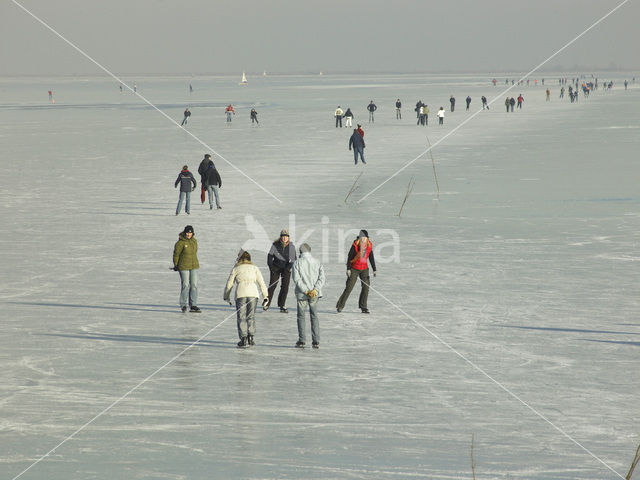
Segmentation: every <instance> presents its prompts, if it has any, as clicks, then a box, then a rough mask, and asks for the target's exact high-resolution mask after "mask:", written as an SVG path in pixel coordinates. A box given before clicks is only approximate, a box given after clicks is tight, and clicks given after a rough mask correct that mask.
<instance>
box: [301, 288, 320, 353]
mask: <svg viewBox="0 0 640 480" xmlns="http://www.w3.org/2000/svg"><path fill="white" fill-rule="evenodd" d="M307 305H309V312H310V313H311V341H312V342H313V343H320V322H319V321H318V297H316V298H313V299H312V298H309V296H305V298H303V299H302V300H300V299H298V340H299V341H301V342H303V343H307V324H306V322H305V320H304V314H305V312H306V311H307Z"/></svg>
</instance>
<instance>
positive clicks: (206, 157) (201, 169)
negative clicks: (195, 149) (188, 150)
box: [198, 153, 213, 185]
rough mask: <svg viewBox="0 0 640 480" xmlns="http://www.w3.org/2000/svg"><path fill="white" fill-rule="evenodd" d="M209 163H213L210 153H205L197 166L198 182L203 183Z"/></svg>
mask: <svg viewBox="0 0 640 480" xmlns="http://www.w3.org/2000/svg"><path fill="white" fill-rule="evenodd" d="M210 165H213V160H211V154H209V153H205V154H204V158H203V159H202V161H201V162H200V165H199V166H198V174H200V183H201V184H203V185H204V184H205V181H204V174H205V172H206V171H207V169H208V168H209V166H210Z"/></svg>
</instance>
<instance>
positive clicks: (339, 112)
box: [333, 105, 344, 128]
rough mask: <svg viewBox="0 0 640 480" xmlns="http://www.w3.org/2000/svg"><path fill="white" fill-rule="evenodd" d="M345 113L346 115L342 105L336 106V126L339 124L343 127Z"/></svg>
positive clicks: (334, 114)
mask: <svg viewBox="0 0 640 480" xmlns="http://www.w3.org/2000/svg"><path fill="white" fill-rule="evenodd" d="M343 115H344V112H343V111H342V109H341V108H340V105H338V108H336V111H335V112H333V116H334V117H336V128H338V126H340V128H342V116H343Z"/></svg>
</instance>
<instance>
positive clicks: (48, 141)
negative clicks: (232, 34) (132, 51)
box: [0, 74, 640, 480]
mask: <svg viewBox="0 0 640 480" xmlns="http://www.w3.org/2000/svg"><path fill="white" fill-rule="evenodd" d="M248 77H249V84H248V85H247V86H238V85H237V83H238V80H239V78H235V77H234V78H231V77H195V78H187V77H185V78H176V77H171V78H162V77H149V78H135V79H134V78H127V79H126V80H127V81H128V82H130V83H131V84H133V83H134V82H135V83H136V84H137V86H138V92H140V93H141V94H142V95H144V96H145V97H146V98H147V99H148V100H149V101H150V102H152V103H154V104H155V105H157V106H158V107H159V108H160V109H161V110H162V111H164V112H165V113H167V115H169V116H170V117H171V118H173V119H174V120H176V121H177V122H180V121H181V120H182V112H183V110H184V108H185V107H186V106H190V107H191V111H192V113H193V114H192V116H191V119H190V120H189V123H188V125H187V129H188V131H189V132H191V133H192V134H193V135H195V136H196V137H197V138H199V139H201V140H202V141H203V142H204V143H206V144H208V145H209V146H211V147H212V148H213V149H214V151H215V152H217V153H218V154H219V155H222V156H223V157H224V159H226V161H225V160H223V159H221V158H219V157H218V156H216V155H214V161H215V163H216V166H217V167H218V169H219V170H220V172H221V176H222V181H223V188H222V189H221V190H220V193H221V197H222V206H223V209H222V210H219V211H216V210H214V211H211V210H209V208H208V205H207V204H206V203H205V204H204V205H201V204H200V202H199V201H198V200H197V199H196V198H195V197H196V196H195V195H194V197H193V202H192V211H191V215H190V216H189V217H187V216H186V215H184V214H181V215H180V216H175V214H174V213H175V206H176V201H177V191H176V190H174V189H173V182H174V180H175V178H176V176H177V174H178V172H179V170H180V168H181V166H182V165H183V164H185V163H186V164H188V165H189V166H190V168H191V170H192V171H195V170H196V169H197V166H198V164H199V162H200V160H201V158H202V156H203V154H204V153H206V152H207V151H208V149H206V148H205V147H203V146H202V145H201V144H199V143H198V142H197V141H196V140H194V138H192V137H191V136H190V135H189V134H188V133H186V132H184V131H183V130H181V129H180V128H178V127H177V126H176V125H174V124H172V123H171V122H170V121H168V120H167V119H166V118H164V117H163V116H162V115H160V114H159V113H158V112H156V111H155V110H153V109H152V108H151V107H149V106H147V105H145V104H144V103H143V102H142V101H141V100H140V99H138V98H137V97H135V96H134V95H133V94H131V93H129V92H126V91H125V92H124V93H120V91H119V89H118V85H117V83H114V82H113V81H111V80H109V79H103V78H54V79H50V78H49V79H47V78H37V77H29V78H3V79H0V137H1V141H2V156H1V161H2V167H3V170H4V172H5V174H4V175H2V177H1V178H0V182H1V185H2V189H1V192H2V202H1V206H0V216H1V217H0V218H1V220H2V224H3V225H4V230H3V231H4V235H3V237H2V244H3V248H2V249H1V253H0V255H1V256H2V262H1V264H2V267H3V272H4V274H3V275H2V278H1V279H0V292H1V293H0V300H1V303H2V309H3V315H2V332H3V334H2V336H1V337H0V338H1V340H0V345H1V348H0V355H1V359H2V366H3V368H2V381H1V382H0V412H1V415H0V419H1V422H2V423H1V426H2V428H1V430H0V463H1V465H2V467H0V471H2V478H7V479H14V478H16V477H17V476H19V478H21V479H25V480H26V479H48V480H57V479H60V480H62V479H65V480H69V479H78V480H81V479H82V480H84V479H103V478H117V479H205V478H206V479H231V478H234V479H251V480H257V479H276V478H278V479H312V478H313V479H390V478H403V479H405V478H409V479H411V478H416V479H459V478H471V460H470V452H471V437H472V435H474V438H475V441H474V456H475V461H476V469H475V470H476V475H477V477H478V478H483V479H532V480H547V479H548V480H551V479H594V480H595V479H604V478H619V476H620V475H621V476H622V477H624V475H625V474H626V472H627V470H628V468H629V465H630V462H631V460H632V457H633V453H634V451H635V449H636V448H637V446H638V443H639V441H640V436H639V430H638V417H639V414H640V410H639V405H640V402H639V401H638V394H639V393H640V375H639V373H638V372H639V369H638V364H639V360H640V349H639V347H640V316H639V296H638V286H639V285H640V272H639V268H638V267H639V263H638V261H639V260H640V248H639V245H640V234H639V233H638V232H640V208H639V207H640V188H639V185H640V183H639V181H640V165H639V163H638V151H639V148H640V108H639V107H640V88H638V86H637V85H635V84H634V85H631V86H630V88H629V90H628V91H625V90H624V88H623V87H622V81H623V80H624V78H630V77H631V75H629V76H628V77H623V76H622V75H621V74H618V75H612V76H611V78H609V77H608V76H606V75H605V76H603V77H602V78H601V79H600V81H603V80H609V79H613V81H614V82H615V85H614V89H613V91H610V92H603V91H602V90H598V91H595V92H593V93H592V94H591V98H589V99H584V98H583V97H582V95H581V96H580V100H579V102H578V103H577V104H571V103H569V101H568V99H566V97H565V99H563V100H560V99H558V93H559V87H558V84H557V78H558V75H548V76H547V81H546V83H547V85H546V86H545V87H542V86H541V85H540V84H539V85H538V86H537V87H533V86H530V87H528V88H527V87H526V86H522V87H517V86H516V87H515V88H514V89H513V90H511V91H510V92H509V93H508V94H509V95H510V96H514V97H517V96H518V94H519V93H522V94H523V96H524V97H525V103H524V108H523V109H522V110H521V111H519V110H517V109H516V112H514V113H509V114H507V113H505V112H504V104H503V102H504V97H505V96H506V95H507V94H506V93H502V92H503V91H504V88H505V87H504V86H503V85H500V83H499V84H498V86H497V87H493V86H492V85H490V82H489V80H490V78H491V77H490V76H486V75H468V76H463V75H459V76H435V75H434V76H418V75H395V76H394V75H385V76H353V75H352V76H349V75H341V76H332V75H326V76H323V77H315V76H314V77H311V76H307V77H305V76H279V77H264V78H263V77H252V76H251V75H249V76H248ZM509 77H510V78H511V77H513V78H517V77H516V76H515V74H514V75H510V76H509ZM189 83H191V84H192V85H193V87H194V92H193V94H189V92H188V85H189ZM546 87H549V88H550V89H551V91H552V95H551V101H550V102H546V101H545V94H544V90H545V88H546ZM47 90H53V93H54V98H55V101H56V103H55V105H51V104H48V99H47ZM483 94H484V95H486V96H487V97H488V99H489V101H492V100H493V99H494V98H496V100H495V103H493V104H492V105H491V110H489V111H485V112H481V113H480V114H478V115H477V116H476V117H474V118H473V119H471V120H470V121H469V122H468V123H466V124H465V125H463V126H462V127H461V128H460V129H459V130H457V131H456V132H454V133H453V134H451V135H450V136H448V137H447V138H446V139H444V140H443V141H442V143H441V144H438V145H437V146H435V147H434V149H433V151H432V153H433V157H434V159H435V162H436V168H437V173H438V180H439V185H440V190H441V192H440V196H439V200H438V199H437V193H436V187H435V183H434V177H433V168H432V164H431V159H430V157H429V155H423V156H422V157H420V158H419V159H418V160H416V161H415V162H413V163H412V164H411V165H410V166H408V167H407V168H406V169H405V170H403V171H402V172H401V173H400V174H398V175H397V176H394V177H393V178H392V179H391V180H389V181H388V182H387V183H385V184H384V185H383V186H381V187H380V188H379V189H377V190H376V191H375V192H374V193H372V194H370V195H368V196H367V194H368V193H369V192H371V191H372V190H373V189H374V188H376V187H378V186H379V185H380V184H381V183H382V182H384V181H385V180H387V179H388V178H389V177H390V176H391V175H393V174H394V173H395V172H397V171H398V169H400V168H401V167H403V166H405V165H406V164H407V163H409V162H411V161H412V160H414V159H415V158H416V157H418V156H419V155H420V154H422V153H423V152H424V151H425V149H426V146H427V136H428V139H429V141H430V142H431V144H432V145H433V144H436V143H437V142H438V141H439V140H441V139H443V138H444V137H445V136H446V135H448V134H449V133H451V132H452V130H453V129H455V128H456V127H457V126H459V125H460V124H461V123H462V122H464V121H465V120H467V119H468V118H469V117H470V116H471V115H473V114H474V113H475V112H476V111H477V110H478V109H479V108H480V101H479V99H480V96H481V95H483ZM450 95H455V97H456V99H457V102H456V111H455V112H454V113H449V106H448V99H449V96H450ZM467 95H470V96H471V97H472V99H473V100H472V103H471V109H470V111H469V112H466V111H465V110H464V98H465V97H466V96H467ZM398 97H400V98H401V99H402V101H403V119H402V120H396V119H395V108H394V103H395V99H396V98H398ZM371 99H373V100H374V101H375V102H376V104H377V105H378V111H377V112H376V121H375V124H369V123H368V122H367V121H366V120H367V118H366V112H365V106H366V105H367V104H368V103H369V100H371ZM418 99H422V100H423V101H424V102H425V103H427V104H428V105H429V107H430V110H431V113H430V122H429V126H427V127H419V126H416V124H415V113H414V112H413V107H414V105H415V102H416V101H417V100H418ZM229 102H232V103H233V104H234V106H235V107H236V111H237V114H236V115H235V117H234V118H233V122H232V123H231V124H230V125H227V124H226V122H225V119H224V106H225V105H226V104H227V103H229ZM337 105H340V106H342V108H343V109H346V107H351V109H352V110H353V112H354V114H355V119H354V124H355V123H356V122H357V123H361V124H362V125H363V127H364V129H365V132H366V135H365V141H366V142H367V148H366V149H365V157H366V160H367V165H364V166H363V165H360V164H359V165H357V166H354V164H353V157H352V154H351V152H349V151H348V150H347V143H348V139H349V133H350V132H349V131H348V130H347V129H336V128H335V127H334V119H333V112H334V110H335V108H336V106H337ZM441 105H442V106H444V107H445V109H446V110H447V114H446V117H445V125H444V126H443V127H439V126H437V125H436V123H437V122H434V121H433V119H434V118H435V112H436V110H437V109H438V107H439V106H441ZM252 106H255V108H256V110H257V111H258V113H259V115H258V118H259V120H260V125H259V126H252V125H251V123H250V120H249V110H250V108H251V107H252ZM231 164H232V165H233V166H235V167H236V168H237V169H239V170H241V171H242V172H244V173H245V174H246V175H248V176H249V177H251V178H252V179H253V180H254V181H255V182H257V183H259V184H260V185H261V186H262V187H263V188H264V189H265V190H266V191H268V192H270V193H271V194H272V195H273V196H275V197H277V199H275V198H274V197H273V196H271V195H270V194H269V193H267V192H265V191H264V190H261V189H260V188H258V187H257V186H256V185H255V184H254V183H252V182H251V181H250V180H248V179H247V177H245V176H244V175H243V174H241V173H239V172H238V170H236V169H234V168H233V167H232V165H231ZM360 173H363V175H362V176H361V177H360V180H359V183H358V188H357V189H356V190H355V192H354V193H353V194H352V195H351V196H350V198H349V200H348V201H347V202H345V201H344V199H345V196H346V195H347V192H348V191H349V189H350V188H351V186H352V184H353V182H354V181H355V180H356V178H357V176H358V175H359V174H360ZM412 177H413V178H414V180H415V188H414V190H413V192H412V194H411V196H410V197H409V199H408V201H407V203H406V205H405V207H404V210H403V213H402V216H401V217H399V216H398V211H399V210H400V205H401V203H402V201H403V198H404V195H405V192H406V189H407V184H408V182H409V180H410V179H411V178H412ZM198 180H199V179H198ZM365 197H366V198H365ZM186 224H191V225H193V226H194V229H195V234H196V238H197V239H198V241H199V259H200V264H201V268H200V288H199V297H200V307H201V308H202V309H203V313H202V314H201V315H189V314H188V315H183V314H181V313H179V307H178V287H179V281H178V278H177V275H176V274H175V273H174V272H171V271H170V270H169V267H170V266H171V253H172V248H173V244H174V242H175V241H176V239H177V235H178V233H179V232H180V231H181V230H182V229H183V228H184V226H185V225H186ZM285 227H290V228H291V230H292V241H293V242H294V243H296V244H299V243H300V242H301V241H306V242H308V243H309V244H310V245H311V247H312V249H313V252H312V253H314V254H315V256H317V257H320V258H322V259H323V261H324V264H325V268H326V270H327V273H328V279H327V285H326V287H325V289H324V295H325V297H324V298H323V299H322V300H321V301H320V315H321V316H320V322H321V335H322V342H321V348H320V349H319V350H317V351H315V350H311V349H305V350H299V349H295V348H293V345H294V343H295V341H296V339H297V331H296V322H295V313H294V310H295V309H294V308H293V307H294V300H293V293H292V292H290V294H289V306H290V308H291V309H290V313H289V314H287V315H284V314H281V313H279V312H277V311H273V310H269V311H267V312H262V311H260V312H258V313H257V333H256V343H257V345H256V346H255V347H253V348H251V349H248V350H239V349H237V348H236V347H235V343H236V341H237V334H236V324H235V315H234V311H233V309H232V308H231V307H229V306H228V305H227V304H226V303H224V302H223V301H222V292H223V287H224V282H225V280H226V278H227V275H228V273H229V271H230V270H231V268H232V266H233V262H234V260H235V255H236V253H237V251H238V249H239V248H240V247H241V246H243V245H245V246H246V245H250V246H252V247H253V248H250V251H251V253H252V254H253V256H254V259H255V260H256V263H257V264H258V265H259V266H260V268H261V269H262V271H263V274H264V275H265V276H268V275H267V274H268V271H267V268H266V252H264V251H263V248H262V247H261V246H263V244H264V239H265V238H266V239H274V238H276V237H277V235H278V232H279V231H280V229H281V228H285ZM361 228H366V229H367V230H368V231H369V233H370V235H371V238H372V241H373V242H374V245H377V246H378V250H377V251H376V255H377V256H378V262H377V263H378V271H379V275H378V276H377V278H375V279H372V289H373V290H372V291H371V293H370V296H369V308H370V309H371V311H372V313H371V315H368V316H365V315H362V314H361V313H359V311H358V308H357V293H358V289H359V287H356V289H355V290H354V292H353V293H352V295H351V298H350V299H349V302H348V303H347V306H346V308H345V310H344V311H343V312H342V313H340V314H336V312H335V302H336V300H337V298H338V296H339V295H340V293H341V291H342V288H343V287H344V275H345V267H344V258H345V255H346V250H347V249H348V245H349V242H350V241H352V239H353V238H354V237H355V235H356V234H357V231H358V230H360V229H361ZM260 238H262V240H263V242H262V243H260V242H257V241H256V239H260ZM247 242H250V243H249V244H247ZM199 339H200V341H198V340H199ZM196 341H198V343H197V344H195V345H193V344H194V342H196ZM149 377H151V378H149ZM71 435H73V437H72V438H70V439H69V440H68V441H65V440H66V439H68V438H69V436H71ZM62 442H63V443H62ZM61 443H62V444H61ZM58 445H59V446H58ZM56 446H58V447H57V448H56V449H55V451H51V450H52V449H53V448H54V447H56ZM47 453H49V454H48V455H47V456H46V457H44V458H43V456H44V455H46V454H47ZM35 462H37V463H35ZM25 469H28V470H27V471H25ZM616 472H617V473H616Z"/></svg>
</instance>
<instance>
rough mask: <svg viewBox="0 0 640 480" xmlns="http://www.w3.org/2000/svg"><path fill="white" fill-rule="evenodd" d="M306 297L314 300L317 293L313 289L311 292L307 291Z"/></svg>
mask: <svg viewBox="0 0 640 480" xmlns="http://www.w3.org/2000/svg"><path fill="white" fill-rule="evenodd" d="M307 295H309V296H310V297H311V298H316V296H317V295H318V291H317V290H316V289H315V288H314V289H313V290H309V291H308V292H307Z"/></svg>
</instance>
